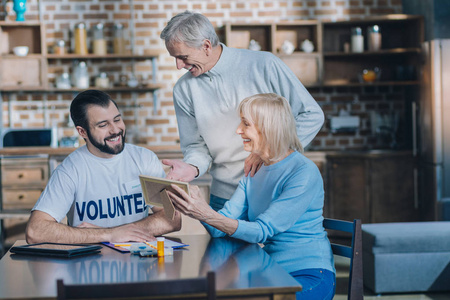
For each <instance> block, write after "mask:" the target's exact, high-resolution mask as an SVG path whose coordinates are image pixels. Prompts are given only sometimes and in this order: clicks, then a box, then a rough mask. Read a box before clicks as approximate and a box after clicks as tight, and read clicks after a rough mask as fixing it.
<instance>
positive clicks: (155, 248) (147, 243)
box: [144, 242, 158, 249]
mask: <svg viewBox="0 0 450 300" xmlns="http://www.w3.org/2000/svg"><path fill="white" fill-rule="evenodd" d="M144 243H146V244H147V245H149V246H150V247H152V248H153V249H158V248H156V247H155V246H153V245H152V244H150V243H149V242H144Z"/></svg>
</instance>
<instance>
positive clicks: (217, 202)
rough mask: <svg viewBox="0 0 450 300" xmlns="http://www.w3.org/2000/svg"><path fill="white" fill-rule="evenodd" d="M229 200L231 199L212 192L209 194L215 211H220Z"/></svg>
mask: <svg viewBox="0 0 450 300" xmlns="http://www.w3.org/2000/svg"><path fill="white" fill-rule="evenodd" d="M228 200H229V199H224V198H220V197H217V196H214V195H213V194H211V195H210V196H209V206H211V208H212V209H214V210H215V211H219V210H221V209H222V207H223V206H224V205H225V202H227V201H228Z"/></svg>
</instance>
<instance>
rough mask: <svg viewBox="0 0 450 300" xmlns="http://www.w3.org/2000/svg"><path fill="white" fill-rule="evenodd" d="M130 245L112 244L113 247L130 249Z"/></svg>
mask: <svg viewBox="0 0 450 300" xmlns="http://www.w3.org/2000/svg"><path fill="white" fill-rule="evenodd" d="M130 246H131V244H114V247H130Z"/></svg>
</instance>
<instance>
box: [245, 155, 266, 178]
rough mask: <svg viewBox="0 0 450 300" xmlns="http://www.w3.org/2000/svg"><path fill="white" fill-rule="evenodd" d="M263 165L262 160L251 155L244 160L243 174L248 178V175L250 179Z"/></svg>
mask: <svg viewBox="0 0 450 300" xmlns="http://www.w3.org/2000/svg"><path fill="white" fill-rule="evenodd" d="M262 164H263V161H262V159H261V158H260V157H259V155H256V154H253V153H251V154H250V155H249V156H248V157H247V158H246V159H245V164H244V174H245V176H248V174H249V173H250V177H253V176H254V175H255V174H256V172H258V170H259V168H261V165H262Z"/></svg>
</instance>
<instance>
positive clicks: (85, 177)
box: [33, 144, 165, 227]
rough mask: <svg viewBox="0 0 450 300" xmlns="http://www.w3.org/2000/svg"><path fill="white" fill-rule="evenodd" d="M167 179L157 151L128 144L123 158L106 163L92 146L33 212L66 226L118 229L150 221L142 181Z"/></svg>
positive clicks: (70, 163) (53, 182)
mask: <svg viewBox="0 0 450 300" xmlns="http://www.w3.org/2000/svg"><path fill="white" fill-rule="evenodd" d="M140 174H144V175H149V176H156V177H165V173H164V170H163V167H162V164H161V162H160V161H159V159H158V157H157V156H156V154H155V153H153V152H152V151H150V150H148V149H145V148H142V147H138V146H135V145H132V144H125V148H124V150H123V152H122V153H120V154H118V155H116V156H114V157H113V158H100V157H97V156H95V155H93V154H92V153H90V152H89V151H88V149H87V147H86V146H83V147H80V148H79V149H77V150H75V151H74V152H73V153H71V154H70V155H69V156H68V157H67V158H66V159H65V160H64V161H63V162H62V163H61V165H59V166H58V167H57V168H56V169H55V171H54V172H53V174H52V176H51V177H50V180H49V183H48V184H47V187H46V188H45V190H44V192H43V193H42V194H41V196H40V198H39V200H38V201H37V203H36V205H35V206H34V208H33V210H39V211H43V212H46V213H48V214H49V215H51V216H52V217H53V218H55V220H56V221H58V222H60V221H61V220H62V219H63V218H64V217H65V216H66V214H67V218H68V223H69V225H71V226H78V225H79V224H81V223H82V222H87V223H91V224H94V225H97V226H101V227H113V226H118V225H122V224H127V223H131V222H135V221H138V220H140V219H142V218H145V217H146V216H148V208H147V205H146V204H145V201H144V197H143V194H142V188H141V186H140V183H139V175H140Z"/></svg>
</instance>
